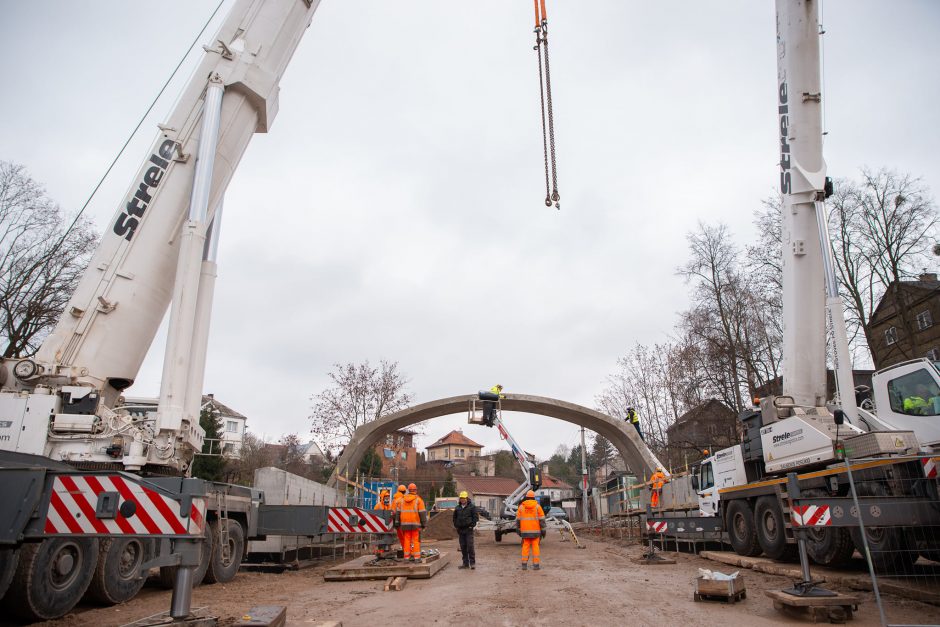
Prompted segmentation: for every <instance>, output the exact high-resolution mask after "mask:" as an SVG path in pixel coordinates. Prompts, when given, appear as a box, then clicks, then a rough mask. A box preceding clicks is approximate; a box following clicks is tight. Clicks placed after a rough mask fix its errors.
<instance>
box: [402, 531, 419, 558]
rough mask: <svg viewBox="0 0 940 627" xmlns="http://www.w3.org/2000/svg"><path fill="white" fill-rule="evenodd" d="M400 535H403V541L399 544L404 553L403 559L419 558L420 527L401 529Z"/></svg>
mask: <svg viewBox="0 0 940 627" xmlns="http://www.w3.org/2000/svg"><path fill="white" fill-rule="evenodd" d="M401 533H402V536H404V542H402V544H401V550H402V551H403V552H404V554H405V559H408V558H409V557H413V558H415V559H419V558H420V557H421V530H420V529H403V530H402V532H401Z"/></svg>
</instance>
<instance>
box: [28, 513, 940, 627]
mask: <svg viewBox="0 0 940 627" xmlns="http://www.w3.org/2000/svg"><path fill="white" fill-rule="evenodd" d="M582 542H583V543H584V544H585V546H586V548H585V549H583V550H578V549H576V547H575V546H574V544H573V543H572V542H570V541H568V542H562V541H561V539H560V538H559V535H558V534H557V532H551V533H550V535H549V536H548V538H547V540H545V541H544V542H543V548H542V559H543V561H542V564H543V569H542V570H541V571H539V572H533V571H531V570H530V571H526V572H523V571H521V570H519V551H520V545H519V540H518V538H517V537H516V536H508V537H506V538H505V539H504V541H503V542H501V543H496V542H495V541H494V539H493V536H492V534H491V533H485V534H484V533H482V532H480V533H478V535H477V568H476V570H473V571H470V570H458V569H457V565H458V564H459V563H460V559H459V549H458V548H457V542H456V540H443V541H437V542H429V543H427V544H428V546H429V547H434V548H437V549H439V550H440V551H442V552H450V553H451V559H452V561H451V563H450V564H449V565H448V566H446V567H445V568H444V569H443V570H441V571H440V572H439V573H438V574H437V575H436V576H435V577H434V578H432V579H427V580H410V581H408V584H407V585H406V587H405V589H404V590H402V591H400V592H383V591H382V586H383V583H384V582H382V581H352V582H329V583H327V582H324V581H323V570H324V569H325V568H326V567H327V566H328V564H324V565H322V566H318V567H315V568H309V569H305V570H302V571H296V572H286V573H282V574H259V573H240V574H239V575H238V576H237V577H236V578H235V580H234V581H232V582H231V583H229V584H225V585H211V586H201V587H199V588H197V589H196V591H195V593H194V599H193V607H201V606H208V607H209V608H211V610H212V612H213V613H214V614H215V615H217V616H220V617H221V618H223V619H224V621H223V624H231V623H232V622H233V621H234V620H235V619H237V618H239V617H241V616H242V615H243V614H244V612H245V611H246V610H248V608H250V607H252V606H253V605H286V606H287V608H288V624H290V625H315V624H317V623H318V622H320V621H325V620H335V621H342V623H343V625H344V626H345V627H355V626H358V625H362V626H368V627H376V626H378V625H381V626H385V625H409V626H414V627H417V626H420V625H429V624H437V625H451V624H465V625H551V626H552V627H560V626H576V625H585V626H588V625H589V626H596V625H618V626H619V625H623V624H629V625H631V627H632V626H639V625H650V626H654V627H666V626H672V625H685V626H692V625H695V626H698V625H721V626H729V625H779V624H792V625H797V624H811V623H810V622H809V621H806V620H800V619H795V618H791V617H787V616H785V615H783V614H780V613H779V612H777V611H776V610H774V609H773V606H772V604H771V601H770V599H768V598H766V597H765V596H764V592H763V591H764V590H765V589H779V588H784V587H788V586H789V583H790V582H789V581H788V580H787V579H785V578H783V577H778V576H773V575H766V574H763V573H757V572H753V571H750V570H744V571H742V574H743V575H744V577H745V581H746V585H747V590H748V596H747V599H745V600H743V601H741V602H739V603H737V604H735V605H729V604H724V603H719V602H703V603H695V602H694V601H693V600H692V592H693V588H694V583H693V580H694V578H695V577H696V576H697V574H698V568H709V569H723V570H724V571H725V572H729V571H730V570H731V567H723V566H722V565H720V564H716V563H715V562H710V561H707V560H705V559H702V558H699V557H696V556H693V555H686V554H678V555H672V554H670V556H671V557H675V558H676V560H677V563H676V564H675V565H664V566H640V565H637V564H634V563H632V562H631V561H630V558H631V557H636V556H638V555H640V554H641V553H642V548H641V547H639V546H635V545H634V546H618V545H616V544H612V543H608V542H604V541H599V540H582ZM854 594H858V595H859V596H861V598H862V605H861V607H860V610H859V612H858V613H857V614H856V618H855V620H853V621H852V622H851V623H850V624H852V625H877V624H879V622H878V612H877V608H876V606H875V604H874V600H873V597H872V595H871V593H866V592H861V593H858V592H856V593H854ZM887 604H888V612H889V616H888V618H889V621H890V622H892V623H908V624H925V623H937V622H940V608H937V607H934V606H931V605H926V604H923V603H919V602H916V601H908V600H904V599H898V598H895V597H887ZM169 605H170V592H169V591H165V590H159V589H156V588H151V587H147V588H145V589H144V590H143V591H142V592H141V594H139V595H138V596H137V597H136V598H135V599H134V600H133V601H131V602H130V603H128V604H126V605H122V606H117V607H110V608H100V607H93V606H86V605H82V606H79V607H78V608H76V609H75V611H74V612H73V613H72V614H70V615H68V616H66V617H65V618H62V619H60V620H58V621H52V622H49V623H45V624H46V625H49V626H56V627H62V626H69V627H79V626H89V627H104V626H108V625H120V624H123V623H127V622H130V621H132V620H136V619H139V618H142V617H145V616H149V615H151V614H156V613H159V612H162V611H165V610H167V609H169Z"/></svg>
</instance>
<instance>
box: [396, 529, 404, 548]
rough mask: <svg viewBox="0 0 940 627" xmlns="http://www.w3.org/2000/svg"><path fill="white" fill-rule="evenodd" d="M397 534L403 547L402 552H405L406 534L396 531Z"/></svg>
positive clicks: (399, 530)
mask: <svg viewBox="0 0 940 627" xmlns="http://www.w3.org/2000/svg"><path fill="white" fill-rule="evenodd" d="M395 533H397V534H398V544H400V545H401V550H402V551H404V550H405V533H404V532H403V531H402V530H401V529H395Z"/></svg>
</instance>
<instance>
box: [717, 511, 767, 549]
mask: <svg viewBox="0 0 940 627" xmlns="http://www.w3.org/2000/svg"><path fill="white" fill-rule="evenodd" d="M725 527H726V528H727V529H728V538H729V539H730V540H731V548H733V549H734V552H735V553H737V554H738V555H744V556H747V557H756V556H758V555H760V553H761V549H760V544H759V543H758V542H757V531H756V530H755V529H754V511H753V510H752V509H751V506H750V504H749V503H748V502H747V501H745V500H744V499H738V500H734V501H731V503H730V504H729V505H728V513H727V515H726V517H725Z"/></svg>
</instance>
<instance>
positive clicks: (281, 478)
mask: <svg viewBox="0 0 940 627" xmlns="http://www.w3.org/2000/svg"><path fill="white" fill-rule="evenodd" d="M254 487H256V488H259V489H261V490H264V502H265V503H267V504H269V505H331V506H332V505H345V500H344V499H345V497H344V495H343V494H342V493H340V492H339V491H338V490H336V489H334V488H330V487H328V486H325V485H323V484H322V483H317V482H316V481H311V480H310V479H304V478H303V477H298V476H297V475H292V474H291V473H289V472H286V471H284V470H281V469H280V468H259V469H258V470H256V471H255V480H254ZM333 540H334V538H333V534H324V535H322V536H317V537H313V538H308V537H303V536H268V537H267V539H265V540H253V541H251V542H249V543H248V561H251V562H267V561H270V562H292V561H295V560H302V559H310V558H312V557H317V556H318V555H320V554H321V553H322V551H323V550H324V545H327V544H331V543H333Z"/></svg>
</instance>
